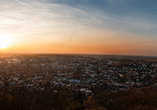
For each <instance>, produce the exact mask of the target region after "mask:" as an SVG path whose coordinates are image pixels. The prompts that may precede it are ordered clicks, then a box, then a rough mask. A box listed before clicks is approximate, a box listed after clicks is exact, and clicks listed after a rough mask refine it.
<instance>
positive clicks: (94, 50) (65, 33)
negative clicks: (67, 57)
mask: <svg viewBox="0 0 157 110" xmlns="http://www.w3.org/2000/svg"><path fill="white" fill-rule="evenodd" d="M156 5H157V1H156V0H151V1H149V0H0V37H2V38H4V37H5V39H6V40H4V41H7V42H8V43H7V45H6V46H7V47H6V48H3V49H0V53H79V54H116V55H151V56H157V6H156ZM7 39H9V40H7ZM0 43H1V44H2V43H3V42H2V40H1V41H0ZM1 44H0V45H1Z"/></svg>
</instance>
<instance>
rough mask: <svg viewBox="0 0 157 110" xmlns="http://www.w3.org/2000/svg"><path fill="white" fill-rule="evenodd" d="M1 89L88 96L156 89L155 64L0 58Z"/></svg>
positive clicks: (145, 60) (93, 59) (69, 58)
mask: <svg viewBox="0 0 157 110" xmlns="http://www.w3.org/2000/svg"><path fill="white" fill-rule="evenodd" d="M0 86H1V87H2V86H7V87H12V86H21V87H22V86H26V87H28V88H34V89H37V90H41V91H43V90H44V89H45V87H46V86H50V87H65V88H68V89H69V90H70V91H81V92H84V93H85V94H86V95H87V96H92V95H94V94H98V93H99V92H100V91H102V90H106V91H108V92H115V91H117V90H126V89H129V88H149V87H157V60H154V59H153V60H152V59H149V58H143V59H139V58H136V57H131V58H130V57H111V56H110V57H109V56H85V55H79V56H78V55H41V56H27V55H26V56H22V55H15V56H11V57H3V58H0ZM54 92H57V91H54Z"/></svg>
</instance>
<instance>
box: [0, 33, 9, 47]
mask: <svg viewBox="0 0 157 110" xmlns="http://www.w3.org/2000/svg"><path fill="white" fill-rule="evenodd" d="M10 45H11V39H10V37H8V36H5V35H2V36H0V48H1V49H5V48H7V47H9V46H10Z"/></svg>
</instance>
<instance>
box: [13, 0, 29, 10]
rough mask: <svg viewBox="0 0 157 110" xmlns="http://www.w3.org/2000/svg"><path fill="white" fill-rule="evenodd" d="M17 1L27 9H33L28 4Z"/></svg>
mask: <svg viewBox="0 0 157 110" xmlns="http://www.w3.org/2000/svg"><path fill="white" fill-rule="evenodd" d="M16 1H17V2H18V3H20V4H22V5H24V6H26V7H30V8H31V6H30V5H28V4H26V3H24V2H21V1H19V0H16Z"/></svg>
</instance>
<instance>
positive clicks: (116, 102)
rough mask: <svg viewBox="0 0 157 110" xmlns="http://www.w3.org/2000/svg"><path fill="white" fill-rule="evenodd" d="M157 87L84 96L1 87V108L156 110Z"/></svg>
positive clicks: (51, 90)
mask: <svg viewBox="0 0 157 110" xmlns="http://www.w3.org/2000/svg"><path fill="white" fill-rule="evenodd" d="M156 109H157V90H156V89H154V88H146V89H141V90H138V89H129V90H127V91H117V92H114V93H107V92H105V91H103V92H101V93H100V94H98V95H95V96H93V97H88V99H87V98H86V96H85V94H84V93H81V92H69V91H68V90H67V89H66V88H59V87H58V88H55V87H54V88H49V87H46V89H45V90H44V91H42V92H41V91H38V90H33V89H31V88H25V87H19V86H15V87H12V88H7V87H6V86H5V87H1V89H0V110H156Z"/></svg>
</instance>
